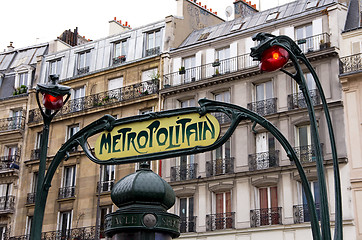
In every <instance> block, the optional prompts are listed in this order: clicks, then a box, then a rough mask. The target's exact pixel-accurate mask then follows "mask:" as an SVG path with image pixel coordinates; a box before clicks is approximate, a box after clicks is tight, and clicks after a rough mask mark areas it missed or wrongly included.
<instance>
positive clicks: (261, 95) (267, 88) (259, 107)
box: [248, 81, 276, 116]
mask: <svg viewBox="0 0 362 240" xmlns="http://www.w3.org/2000/svg"><path fill="white" fill-rule="evenodd" d="M254 97H255V102H253V103H250V104H248V108H249V109H250V110H252V111H254V112H256V113H258V114H259V115H262V116H264V115H267V114H273V113H275V112H276V101H275V99H274V98H273V83H272V81H267V82H263V83H260V84H256V85H255V94H254Z"/></svg>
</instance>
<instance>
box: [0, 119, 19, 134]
mask: <svg viewBox="0 0 362 240" xmlns="http://www.w3.org/2000/svg"><path fill="white" fill-rule="evenodd" d="M24 127H25V117H23V116H19V117H8V118H3V119H0V132H5V131H12V130H24Z"/></svg>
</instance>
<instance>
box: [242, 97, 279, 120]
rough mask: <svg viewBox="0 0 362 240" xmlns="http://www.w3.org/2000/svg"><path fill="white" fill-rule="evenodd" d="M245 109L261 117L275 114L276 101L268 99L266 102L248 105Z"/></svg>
mask: <svg viewBox="0 0 362 240" xmlns="http://www.w3.org/2000/svg"><path fill="white" fill-rule="evenodd" d="M247 108H248V109H249V110H250V111H253V112H256V113H257V114H259V115H261V116H265V115H269V114H273V113H276V112H277V99H276V98H269V99H266V100H261V101H257V102H252V103H248V105H247Z"/></svg>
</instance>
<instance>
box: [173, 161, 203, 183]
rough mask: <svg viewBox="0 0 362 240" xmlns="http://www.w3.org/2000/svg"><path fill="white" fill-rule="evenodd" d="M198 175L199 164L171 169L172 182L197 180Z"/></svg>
mask: <svg viewBox="0 0 362 240" xmlns="http://www.w3.org/2000/svg"><path fill="white" fill-rule="evenodd" d="M196 173H197V163H192V164H187V165H186V166H176V167H171V182H174V181H183V180H191V179H195V178H196Z"/></svg>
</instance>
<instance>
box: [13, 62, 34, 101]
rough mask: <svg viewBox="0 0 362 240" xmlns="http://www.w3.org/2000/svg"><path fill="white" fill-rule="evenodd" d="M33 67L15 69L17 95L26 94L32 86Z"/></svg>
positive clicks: (25, 66) (24, 66) (23, 66)
mask: <svg viewBox="0 0 362 240" xmlns="http://www.w3.org/2000/svg"><path fill="white" fill-rule="evenodd" d="M33 69H34V68H33V67H31V66H29V65H21V66H19V67H17V68H15V83H14V87H15V89H16V91H15V95H18V94H22V93H26V92H27V90H28V89H29V87H30V85H31V76H32V72H33Z"/></svg>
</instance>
